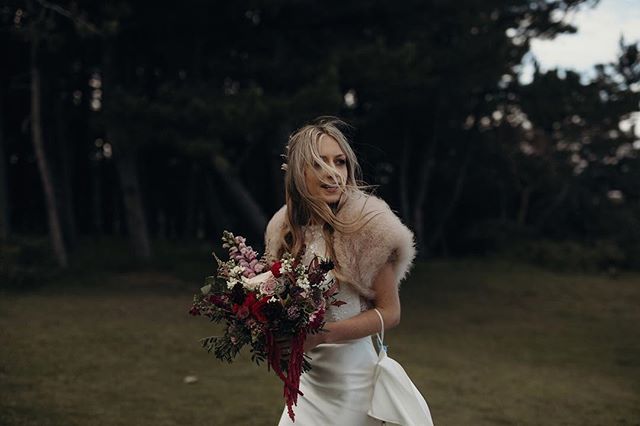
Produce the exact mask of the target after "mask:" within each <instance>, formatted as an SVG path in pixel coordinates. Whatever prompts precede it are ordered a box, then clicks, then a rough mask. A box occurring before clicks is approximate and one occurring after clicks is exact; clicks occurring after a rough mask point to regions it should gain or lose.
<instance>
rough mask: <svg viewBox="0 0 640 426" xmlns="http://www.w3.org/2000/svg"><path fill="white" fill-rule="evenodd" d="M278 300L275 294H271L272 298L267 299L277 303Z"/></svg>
mask: <svg viewBox="0 0 640 426" xmlns="http://www.w3.org/2000/svg"><path fill="white" fill-rule="evenodd" d="M277 301H278V298H277V297H275V296H271V299H269V300H267V302H269V303H276V302H277Z"/></svg>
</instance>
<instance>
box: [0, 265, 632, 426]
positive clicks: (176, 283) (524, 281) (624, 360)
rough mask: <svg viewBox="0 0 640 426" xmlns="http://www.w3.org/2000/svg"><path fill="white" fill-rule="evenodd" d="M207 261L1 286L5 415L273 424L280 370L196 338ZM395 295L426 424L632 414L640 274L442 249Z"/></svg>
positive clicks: (395, 334) (37, 420)
mask: <svg viewBox="0 0 640 426" xmlns="http://www.w3.org/2000/svg"><path fill="white" fill-rule="evenodd" d="M212 266H213V265H210V267H209V268H211V267H212ZM210 272H211V269H209V270H207V267H206V265H204V264H203V263H201V262H200V263H199V262H194V263H192V264H190V265H189V267H188V268H182V269H181V268H179V267H174V266H172V267H171V268H169V267H166V266H165V267H158V268H154V267H151V268H146V269H145V270H143V271H136V270H135V269H131V268H124V269H123V270H122V271H121V272H119V273H114V272H111V273H103V274H97V273H94V274H90V273H85V274H76V275H75V276H76V278H75V279H71V278H68V277H67V278H64V277H59V278H58V281H57V282H52V283H49V284H47V285H46V286H44V287H41V288H39V289H36V290H31V291H30V292H26V293H25V292H22V293H15V292H12V293H3V294H1V295H0V361H1V363H0V424H3V425H5V424H6V425H65V426H66V425H154V426H161V425H226V424H229V425H236V424H239V425H245V424H246V425H274V424H276V422H277V419H278V417H279V415H280V412H281V410H282V400H281V387H280V384H279V381H278V380H277V379H276V378H275V377H274V376H272V375H271V374H270V373H268V372H267V371H266V369H263V368H262V367H256V366H255V365H253V364H251V363H250V361H249V360H248V359H246V358H244V359H242V360H239V361H238V362H237V363H236V364H234V365H227V364H221V363H220V362H219V361H217V360H216V359H214V358H213V357H212V356H211V355H209V354H207V353H206V352H205V351H204V350H203V349H201V348H200V346H199V344H198V339H199V338H200V337H203V336H206V335H210V334H214V332H213V330H212V329H211V326H210V324H208V323H207V322H206V320H205V319H203V318H200V317H198V318H194V317H191V316H189V315H188V314H187V310H188V308H189V305H190V301H191V297H192V293H193V291H195V290H197V289H198V288H199V286H200V280H196V279H195V277H201V276H202V277H204V275H206V274H208V273H210ZM192 278H193V279H192ZM401 297H402V302H403V319H402V322H401V324H400V326H399V327H398V328H396V329H394V330H393V331H391V332H390V333H388V335H387V336H388V337H387V339H388V343H389V346H390V355H391V356H392V357H393V358H395V359H396V360H398V361H399V362H400V363H402V365H403V366H404V367H405V369H406V370H407V371H408V372H409V375H410V376H411V377H412V378H413V379H414V382H415V383H416V385H417V386H418V387H419V388H420V390H421V391H422V392H423V394H424V395H425V397H426V398H427V400H428V402H429V405H430V408H431V411H432V414H433V417H434V421H435V423H436V425H474V426H475V425H510V424H513V425H639V424H640V327H639V325H640V276H639V275H637V274H636V275H631V274H623V275H622V276H620V277H619V278H617V279H610V278H608V277H604V276H602V277H601V276H588V275H578V274H558V273H552V272H547V271H544V270H541V269H536V268H533V267H530V266H526V265H522V264H511V263H507V262H504V261H498V260H477V259H476V260H464V261H462V260H460V261H438V262H432V263H429V264H425V265H419V266H418V267H416V269H415V270H414V271H413V274H412V276H411V279H410V280H409V281H407V282H406V283H404V284H403V287H402V290H401ZM187 375H195V376H197V377H198V381H197V382H196V383H193V384H185V383H184V382H183V379H184V377H185V376H187Z"/></svg>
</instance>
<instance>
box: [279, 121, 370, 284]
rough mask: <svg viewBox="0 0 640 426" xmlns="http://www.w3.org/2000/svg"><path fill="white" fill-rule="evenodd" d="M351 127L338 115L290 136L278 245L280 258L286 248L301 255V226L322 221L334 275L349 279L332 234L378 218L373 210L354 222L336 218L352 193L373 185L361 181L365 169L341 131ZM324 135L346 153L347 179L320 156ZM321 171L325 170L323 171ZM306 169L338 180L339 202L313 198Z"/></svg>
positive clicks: (350, 230)
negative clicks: (281, 223)
mask: <svg viewBox="0 0 640 426" xmlns="http://www.w3.org/2000/svg"><path fill="white" fill-rule="evenodd" d="M348 127H349V126H348V125H347V124H346V123H345V122H343V121H342V120H340V119H338V118H335V117H319V118H317V119H315V120H314V121H312V122H311V123H309V124H306V125H304V126H303V127H301V128H300V129H298V130H296V131H295V132H294V133H293V134H292V135H291V136H290V137H289V142H288V144H287V148H286V149H287V152H286V165H285V166H284V167H283V168H284V170H285V178H284V180H285V198H286V203H287V216H286V219H285V228H284V229H283V233H282V235H281V241H280V244H278V246H279V247H280V252H279V253H278V257H279V256H281V255H282V253H283V252H284V251H288V252H289V253H292V254H294V255H295V256H299V255H301V254H302V250H303V246H304V232H303V230H302V227H303V226H305V225H309V224H311V222H312V221H313V222H315V223H320V224H322V235H323V237H324V239H325V241H326V243H327V251H328V255H329V256H330V257H331V259H332V260H333V261H334V265H335V266H336V269H335V270H334V273H335V276H336V278H337V279H338V281H347V282H348V279H345V278H346V277H342V276H341V275H342V274H341V271H340V265H338V264H337V261H336V256H335V250H334V247H333V234H334V232H342V233H352V232H357V231H358V230H359V229H361V228H362V227H363V226H364V225H366V224H367V223H368V222H369V221H370V220H371V219H373V217H375V214H373V213H368V214H363V213H362V212H361V213H360V215H358V217H356V218H354V219H353V220H351V221H344V220H342V219H340V218H338V217H337V214H338V212H339V211H340V208H341V207H342V206H343V205H344V203H345V202H347V201H348V198H349V197H350V196H352V195H354V194H356V193H361V192H365V191H367V190H370V189H371V188H372V186H370V185H366V184H365V183H364V182H363V181H362V170H361V168H360V164H359V163H358V159H357V157H356V154H355V152H354V151H353V149H352V148H351V145H350V144H349V141H348V140H347V138H346V136H345V135H344V133H343V131H342V130H341V128H348ZM323 137H331V138H333V139H334V140H335V141H336V142H337V143H338V145H339V146H340V149H341V150H342V152H343V153H344V154H345V157H346V165H347V179H346V182H345V181H344V180H343V179H342V177H341V176H340V174H339V173H338V172H337V170H335V169H334V168H332V167H331V166H329V165H328V164H327V163H325V162H324V160H323V159H322V158H321V157H320V152H319V144H320V140H321V139H322V138H323ZM314 165H319V166H320V170H317V168H316V167H314ZM322 171H324V172H326V173H322ZM305 172H306V173H315V174H316V176H317V177H318V179H319V180H320V181H322V182H323V183H327V184H334V183H337V184H338V186H339V190H340V191H341V196H340V201H339V202H338V203H336V204H335V205H328V204H327V203H326V202H324V201H323V200H321V199H318V198H315V197H313V196H312V195H311V193H310V192H309V189H308V188H307V185H306V180H305ZM323 175H328V176H330V177H331V178H330V179H331V180H330V181H326V179H325V178H323Z"/></svg>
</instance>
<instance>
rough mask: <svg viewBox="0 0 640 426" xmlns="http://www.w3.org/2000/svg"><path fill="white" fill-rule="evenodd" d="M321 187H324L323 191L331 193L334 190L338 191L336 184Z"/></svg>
mask: <svg viewBox="0 0 640 426" xmlns="http://www.w3.org/2000/svg"><path fill="white" fill-rule="evenodd" d="M321 187H322V189H324V190H325V191H327V192H329V193H331V194H333V193H335V192H337V191H338V186H337V185H321Z"/></svg>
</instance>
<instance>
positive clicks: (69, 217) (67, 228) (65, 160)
mask: <svg viewBox="0 0 640 426" xmlns="http://www.w3.org/2000/svg"><path fill="white" fill-rule="evenodd" d="M63 108H64V105H62V101H61V100H60V99H58V100H56V104H55V109H56V111H55V114H56V128H57V136H58V149H59V153H60V165H61V167H60V170H59V172H60V173H59V178H60V180H59V181H58V182H59V183H60V185H59V190H60V191H59V194H60V197H59V199H60V214H61V219H62V224H63V225H64V227H63V231H64V235H65V237H66V242H67V245H68V247H71V248H73V247H75V245H76V243H77V240H78V232H77V228H76V217H75V212H74V197H73V184H72V178H71V171H72V170H73V150H72V149H70V146H69V145H70V142H69V137H68V135H67V132H66V125H67V120H66V117H65V116H64V112H63Z"/></svg>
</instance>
